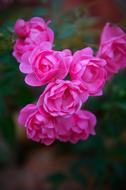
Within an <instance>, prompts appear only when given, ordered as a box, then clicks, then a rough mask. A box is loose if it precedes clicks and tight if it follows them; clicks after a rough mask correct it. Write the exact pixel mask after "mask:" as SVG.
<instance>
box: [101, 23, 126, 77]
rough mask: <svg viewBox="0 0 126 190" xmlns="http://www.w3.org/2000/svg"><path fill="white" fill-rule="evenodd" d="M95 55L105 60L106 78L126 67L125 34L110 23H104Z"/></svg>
mask: <svg viewBox="0 0 126 190" xmlns="http://www.w3.org/2000/svg"><path fill="white" fill-rule="evenodd" d="M97 57H101V58H103V59H105V60H106V62H107V64H106V65H105V69H106V71H107V78H108V79H109V78H110V77H111V76H112V75H113V74H115V73H117V72H118V71H119V70H120V69H123V68H124V67H126V34H125V33H124V32H123V31H122V30H121V29H120V28H119V27H117V26H115V25H112V24H110V23H107V24H106V25H105V27H104V29H103V32H102V35H101V43H100V48H99V50H98V53H97Z"/></svg>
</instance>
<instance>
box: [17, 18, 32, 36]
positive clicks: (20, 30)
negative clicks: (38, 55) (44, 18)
mask: <svg viewBox="0 0 126 190" xmlns="http://www.w3.org/2000/svg"><path fill="white" fill-rule="evenodd" d="M14 31H15V33H16V34H17V35H18V36H19V37H20V38H25V37H27V36H28V35H29V33H30V26H29V23H28V22H25V21H24V20H23V19H18V20H17V21H16V23H15V25H14Z"/></svg>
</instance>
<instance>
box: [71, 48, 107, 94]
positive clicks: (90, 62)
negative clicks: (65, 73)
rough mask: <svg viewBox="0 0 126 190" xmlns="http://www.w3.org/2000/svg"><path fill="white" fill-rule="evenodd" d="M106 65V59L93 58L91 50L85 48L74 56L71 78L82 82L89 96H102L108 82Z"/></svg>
mask: <svg viewBox="0 0 126 190" xmlns="http://www.w3.org/2000/svg"><path fill="white" fill-rule="evenodd" d="M105 65H106V61H105V60H104V59H101V58H98V57H94V56H93V51H92V49H91V48H84V49H82V50H79V51H77V52H75V53H74V55H73V60H72V63H71V66H70V77H71V79H72V80H80V81H81V82H82V84H83V86H84V89H87V91H88V93H89V95H92V96H96V95H101V94H102V89H103V87H104V84H105V81H106V71H105V69H104V66H105Z"/></svg>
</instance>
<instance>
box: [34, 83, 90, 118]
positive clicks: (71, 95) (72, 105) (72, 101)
mask: <svg viewBox="0 0 126 190" xmlns="http://www.w3.org/2000/svg"><path fill="white" fill-rule="evenodd" d="M87 99H88V94H87V92H86V91H85V92H84V91H83V89H82V88H81V83H80V81H72V82H71V81H67V80H57V81H55V82H51V83H49V84H48V85H47V87H46V89H45V91H44V92H43V93H42V95H41V96H40V98H39V100H38V104H37V105H38V107H39V110H40V111H41V109H44V110H45V111H46V112H48V113H49V114H50V115H52V116H64V117H69V116H71V115H72V114H74V113H76V112H77V111H78V110H79V109H80V108H81V106H82V103H83V102H85V101H86V100H87Z"/></svg>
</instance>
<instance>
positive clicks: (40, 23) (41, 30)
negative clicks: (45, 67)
mask: <svg viewBox="0 0 126 190" xmlns="http://www.w3.org/2000/svg"><path fill="white" fill-rule="evenodd" d="M49 23H50V22H47V23H46V22H45V21H44V20H43V19H42V18H40V17H33V18H31V19H30V20H29V21H25V20H23V19H18V20H17V21H16V23H15V25H14V31H15V33H16V34H17V35H18V36H19V38H26V37H28V36H30V37H31V38H32V39H33V40H34V39H35V38H36V35H39V34H40V35H41V36H42V38H43V40H44V41H50V42H51V43H53V41H54V33H53V30H52V29H51V28H49V27H48V24H49Z"/></svg>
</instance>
